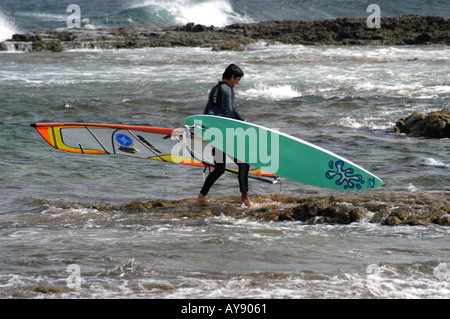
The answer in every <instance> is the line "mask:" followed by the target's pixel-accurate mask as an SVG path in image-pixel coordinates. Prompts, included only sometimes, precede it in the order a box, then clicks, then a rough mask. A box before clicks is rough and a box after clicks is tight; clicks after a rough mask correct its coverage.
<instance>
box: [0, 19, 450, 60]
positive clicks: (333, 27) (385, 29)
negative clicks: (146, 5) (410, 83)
mask: <svg viewBox="0 0 450 319" xmlns="http://www.w3.org/2000/svg"><path fill="white" fill-rule="evenodd" d="M449 29H450V19H446V18H443V17H437V16H420V15H404V16H399V17H392V18H382V19H381V28H374V29H371V28H368V27H367V20H366V19H365V18H359V19H347V18H339V19H334V20H316V21H292V20H291V21H289V20H285V21H264V22H257V23H249V24H245V23H237V24H232V25H229V26H226V27H223V28H216V27H214V26H209V27H208V26H204V25H199V24H194V23H188V24H187V25H185V26H173V27H165V28H130V27H122V28H109V29H95V30H91V29H71V30H64V31H57V30H40V31H33V32H28V33H25V34H15V35H14V36H13V37H12V39H11V40H8V41H5V42H3V43H0V49H1V50H23V51H30V50H33V51H55V52H59V51H62V50H71V49H86V48H88V49H89V48H96V49H122V48H127V49H133V48H143V47H172V46H184V47H210V48H212V49H213V50H217V51H220V50H242V49H243V48H244V47H245V46H246V45H248V44H251V43H255V42H257V41H266V42H267V43H284V44H304V45H411V44H414V45H428V44H442V45H448V44H450V33H449V31H448V30H449Z"/></svg>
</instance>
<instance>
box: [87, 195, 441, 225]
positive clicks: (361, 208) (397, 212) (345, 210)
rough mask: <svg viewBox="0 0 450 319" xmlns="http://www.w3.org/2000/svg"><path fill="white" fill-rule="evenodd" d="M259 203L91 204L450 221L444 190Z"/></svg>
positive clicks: (176, 211)
mask: <svg viewBox="0 0 450 319" xmlns="http://www.w3.org/2000/svg"><path fill="white" fill-rule="evenodd" d="M252 200H253V201H254V202H255V207H252V208H242V207H239V197H211V204H210V205H208V206H204V207H195V206H194V201H195V199H182V200H154V201H148V202H142V201H135V202H131V203H128V204H124V205H122V204H94V205H90V206H89V208H90V209H97V210H100V211H108V212H111V213H114V212H120V213H125V214H139V216H141V217H142V218H152V219H166V218H211V217H214V216H221V215H224V216H228V217H231V218H236V219H239V218H250V219H257V220H265V221H300V222H304V223H307V224H340V225H342V224H343V225H347V224H351V223H354V222H369V223H378V224H381V225H386V226H402V225H409V226H417V225H422V226H428V225H442V226H450V196H449V194H448V193H446V192H440V193H422V194H416V193H372V192H371V193H351V194H348V195H342V194H339V195H327V194H320V193H315V194H305V195H288V194H273V195H255V196H253V197H252Z"/></svg>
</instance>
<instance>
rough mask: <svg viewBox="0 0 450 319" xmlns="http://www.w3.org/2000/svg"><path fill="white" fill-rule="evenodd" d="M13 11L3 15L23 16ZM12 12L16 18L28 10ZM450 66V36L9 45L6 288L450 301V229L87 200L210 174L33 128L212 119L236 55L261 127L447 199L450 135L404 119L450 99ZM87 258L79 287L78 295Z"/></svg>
mask: <svg viewBox="0 0 450 319" xmlns="http://www.w3.org/2000/svg"><path fill="white" fill-rule="evenodd" d="M15 3H16V2H15ZM17 3H20V2H17ZM175 3H178V2H175ZM8 4H9V5H10V4H11V3H8ZM231 4H232V5H233V10H234V11H235V12H238V11H239V9H237V8H236V7H235V3H234V2H233V3H231ZM246 5H247V6H250V5H251V4H249V3H247V4H246ZM1 8H2V11H3V14H4V15H8V14H9V13H10V12H11V10H12V9H8V8H11V7H6V9H5V7H4V6H3V4H2V6H1ZM49 8H52V7H49ZM122 9H123V8H122ZM122 9H120V10H122ZM30 10H31V11H30V12H34V13H33V14H36V11H33V10H34V9H30ZM52 10H53V9H52ZM104 10H105V11H108V10H109V11H108V12H111V10H112V9H111V7H104ZM123 10H132V9H131V8H128V9H123ZM240 10H243V9H242V8H241V9H240ZM13 11H14V10H13ZM50 11H51V10H50ZM112 11H113V12H116V11H117V10H115V9H114V10H112ZM14 12H15V13H14V17H16V18H15V19H16V23H17V21H19V18H18V17H19V16H20V15H21V14H25V13H26V11H25V10H22V11H17V12H16V11H14ZM119 12H122V11H119ZM62 15H64V13H62ZM104 15H105V14H103V16H104ZM10 16H11V15H10ZM241 16H242V17H245V15H241ZM0 18H1V17H0ZM252 19H256V18H255V17H252ZM50 20H51V19H50ZM42 21H43V20H42ZM52 21H53V20H52ZM39 26H41V25H39ZM23 28H28V27H26V26H24V27H23ZM449 61H450V50H449V48H448V47H446V46H408V47H393V46H389V47H333V46H324V47H307V46H287V45H275V46H266V45H265V44H264V43H260V44H257V45H252V46H250V47H248V48H247V49H246V50H245V51H243V52H213V51H211V50H209V49H207V48H190V49H186V48H149V49H138V50H120V51H101V50H90V51H89V50H87V51H72V52H63V53H32V52H31V53H14V52H12V53H11V52H9V53H2V54H0V88H1V90H0V109H1V111H2V117H1V118H0V125H1V127H2V130H1V131H0V145H1V149H2V151H1V153H0V154H1V155H0V163H1V165H0V181H1V183H2V191H1V193H0V203H1V208H0V238H1V239H0V242H1V250H0V255H1V259H0V296H1V298H43V297H48V298H119V297H122V298H197V297H200V298H202V297H207V298H210V297H212V298H225V297H230V298H242V297H244V298H246V297H248V298H449V297H450V249H449V248H450V246H449V244H448V236H449V234H450V230H449V229H448V227H441V226H427V227H424V226H416V227H409V226H406V227H386V226H382V225H379V224H370V223H366V222H360V223H355V224H352V225H346V226H336V225H306V224H302V223H298V222H266V221H254V220H249V219H240V220H236V219H232V218H229V217H226V216H225V215H224V216H216V217H211V218H161V216H159V217H158V218H156V217H154V216H152V215H150V214H145V213H136V214H130V213H126V212H123V211H101V210H96V209H93V208H87V207H88V206H89V204H92V203H99V202H101V203H129V202H131V201H135V200H142V201H145V200H151V199H184V198H191V197H195V196H196V195H197V194H198V191H199V189H200V187H201V185H202V182H203V179H202V171H201V170H199V169H196V168H191V167H185V166H183V165H176V164H173V165H172V164H165V163H160V162H158V161H146V160H137V159H132V158H119V157H102V156H77V155H74V154H68V153H64V152H60V151H56V150H54V149H52V148H51V147H50V146H48V145H47V144H46V143H45V141H44V140H42V139H41V138H40V137H39V136H38V134H37V133H36V132H35V131H34V130H33V129H32V128H31V127H29V124H30V123H33V122H103V123H117V124H137V125H149V126H161V127H172V128H176V127H181V126H183V125H184V118H185V117H187V116H190V115H193V114H196V113H201V112H202V110H203V107H204V104H205V102H206V95H207V93H208V91H209V89H210V88H211V87H212V86H213V85H214V84H215V82H216V81H217V80H219V78H220V75H221V74H222V72H223V70H224V68H225V67H226V66H227V65H228V64H229V63H231V62H234V63H237V64H239V65H240V66H241V67H242V68H243V69H244V72H245V77H244V79H243V80H242V82H241V85H240V86H238V87H237V88H236V99H237V102H238V108H239V111H240V112H241V113H242V114H243V115H244V116H245V117H246V118H247V119H248V120H249V121H251V122H254V123H257V124H262V125H264V126H268V127H271V128H279V129H280V130H281V131H283V132H286V133H289V134H292V135H294V136H297V137H300V138H302V139H304V140H307V141H309V142H312V143H315V144H317V145H320V146H322V147H324V148H326V149H329V150H330V151H333V152H335V153H337V154H340V155H342V156H344V157H346V158H349V159H351V160H352V161H354V162H356V163H357V164H359V165H361V166H362V167H364V168H366V169H368V170H369V171H371V172H373V173H374V174H375V175H377V176H379V177H380V178H381V179H383V181H384V182H385V184H384V185H383V187H382V188H381V189H380V192H386V193H392V192H410V193H412V194H414V193H419V192H420V193H424V192H425V193H427V194H429V196H431V197H432V196H433V193H434V192H450V158H449V154H450V141H449V140H448V139H441V140H435V139H431V140H430V139H422V138H412V137H407V136H402V135H397V134H395V133H394V130H393V126H394V124H395V122H396V121H397V120H398V119H400V118H402V117H406V116H408V115H410V114H411V113H412V112H413V111H416V110H417V111H421V112H424V113H427V112H431V111H437V110H441V109H443V108H445V107H449V101H450V95H449V94H450V76H449V74H450V63H449ZM67 104H68V105H67ZM182 166H183V167H182ZM250 189H251V194H272V193H278V192H283V193H293V194H303V193H310V192H316V191H320V192H327V191H326V190H321V189H316V188H312V187H310V186H307V185H303V184H300V183H296V182H291V181H288V180H283V181H282V184H281V188H280V186H279V185H268V184H265V183H260V182H257V181H250ZM237 192H238V187H237V180H236V178H235V176H228V175H227V176H224V177H223V178H222V179H221V180H220V181H219V182H218V183H217V184H216V185H215V186H214V188H213V189H212V190H211V193H210V194H211V196H213V197H214V196H222V195H237ZM331 193H332V192H331ZM236 205H237V203H236ZM72 264H76V265H78V266H79V269H80V278H81V282H80V287H81V289H74V290H70V289H67V278H68V277H69V275H70V273H69V272H67V268H68V266H69V265H72ZM39 287H54V288H55V289H56V290H55V292H53V293H49V294H44V293H42V292H38V291H36V290H39V289H38V288H39Z"/></svg>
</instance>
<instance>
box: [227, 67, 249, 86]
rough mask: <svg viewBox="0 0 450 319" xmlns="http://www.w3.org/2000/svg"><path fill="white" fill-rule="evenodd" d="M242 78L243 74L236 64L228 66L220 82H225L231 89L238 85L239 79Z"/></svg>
mask: <svg viewBox="0 0 450 319" xmlns="http://www.w3.org/2000/svg"><path fill="white" fill-rule="evenodd" d="M243 77H244V72H243V71H242V70H241V68H240V67H238V66H237V65H236V64H230V65H229V66H228V67H227V68H226V69H225V72H223V75H222V81H224V82H226V83H227V84H228V85H229V86H230V87H231V88H233V87H235V85H236V84H240V81H241V78H243Z"/></svg>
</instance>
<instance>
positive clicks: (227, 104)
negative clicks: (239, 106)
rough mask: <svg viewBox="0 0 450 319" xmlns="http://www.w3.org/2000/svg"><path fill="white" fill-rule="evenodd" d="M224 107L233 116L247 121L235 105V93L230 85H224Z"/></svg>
mask: <svg viewBox="0 0 450 319" xmlns="http://www.w3.org/2000/svg"><path fill="white" fill-rule="evenodd" d="M222 108H223V109H224V110H225V111H227V112H228V114H229V115H230V117H231V118H233V119H236V120H240V121H245V119H244V118H242V116H241V115H240V114H239V113H238V111H236V109H235V108H234V105H233V93H232V91H231V88H230V87H229V86H228V85H226V84H225V85H222Z"/></svg>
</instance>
